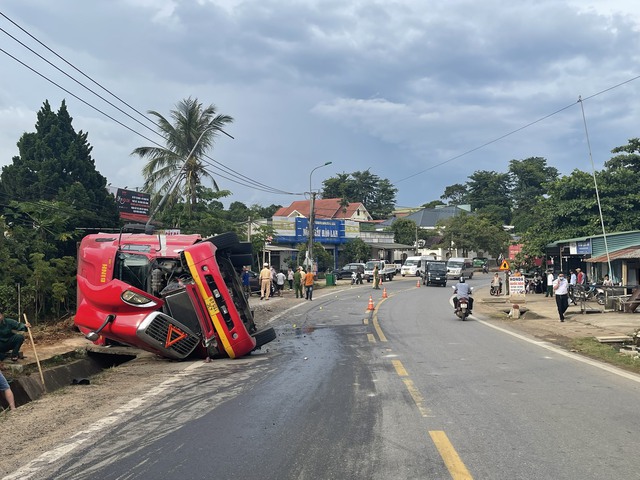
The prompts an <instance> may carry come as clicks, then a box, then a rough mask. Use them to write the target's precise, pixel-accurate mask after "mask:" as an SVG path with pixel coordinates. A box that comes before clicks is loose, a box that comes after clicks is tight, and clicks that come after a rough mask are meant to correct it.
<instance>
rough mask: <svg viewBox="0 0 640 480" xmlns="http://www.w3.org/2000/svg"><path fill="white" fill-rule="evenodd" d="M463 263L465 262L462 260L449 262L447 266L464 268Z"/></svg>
mask: <svg viewBox="0 0 640 480" xmlns="http://www.w3.org/2000/svg"><path fill="white" fill-rule="evenodd" d="M463 265H464V263H462V262H449V263H448V264H447V266H448V267H449V268H462V266H463Z"/></svg>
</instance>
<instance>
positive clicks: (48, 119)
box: [0, 101, 119, 254]
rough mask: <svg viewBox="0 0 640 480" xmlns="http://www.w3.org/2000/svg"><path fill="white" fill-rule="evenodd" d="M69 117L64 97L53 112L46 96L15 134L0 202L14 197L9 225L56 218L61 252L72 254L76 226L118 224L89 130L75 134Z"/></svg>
mask: <svg viewBox="0 0 640 480" xmlns="http://www.w3.org/2000/svg"><path fill="white" fill-rule="evenodd" d="M72 121H73V119H72V118H71V116H70V115H69V112H68V111H67V107H66V104H65V102H64V101H63V102H62V104H61V106H60V109H59V110H58V112H57V113H56V112H53V111H52V110H51V107H50V105H49V102H48V101H45V102H44V104H43V106H42V108H41V109H40V111H39V112H38V114H37V122H36V125H35V129H36V131H35V132H27V133H24V134H23V135H22V136H21V137H20V140H18V151H19V155H18V156H15V157H13V159H12V163H11V164H10V165H6V166H4V167H2V173H1V174H0V192H2V194H3V198H4V199H5V202H3V203H4V204H5V205H7V204H9V203H10V202H11V201H13V202H14V203H11V204H10V207H9V209H8V211H7V210H5V212H4V214H5V216H9V217H11V218H10V220H9V221H11V222H13V224H14V225H17V224H18V223H23V224H26V222H31V221H34V222H35V226H36V227H43V225H44V223H45V222H49V221H50V222H53V223H56V226H57V229H52V230H51V233H52V235H53V236H54V237H57V240H58V242H57V244H56V248H57V249H58V250H59V251H60V253H61V254H64V253H67V254H75V242H74V241H70V240H73V238H72V233H73V232H74V231H75V230H76V229H77V228H79V227H83V228H105V227H107V228H113V227H116V226H117V225H118V223H119V220H118V211H117V208H116V204H115V201H114V198H113V196H112V195H110V194H109V193H108V192H107V189H106V185H107V181H106V178H105V177H103V176H102V175H101V174H100V173H99V172H98V171H97V170H96V168H95V162H94V160H93V158H92V157H91V150H92V147H91V146H90V145H89V143H88V142H87V136H88V134H87V133H83V132H82V131H80V132H78V133H76V131H75V130H74V128H73V126H72ZM27 204H31V207H29V206H28V205H27ZM16 205H21V207H20V208H16ZM28 211H30V213H28ZM35 217H38V218H35ZM47 217H56V218H55V219H54V218H47ZM62 217H65V220H64V222H61V219H62Z"/></svg>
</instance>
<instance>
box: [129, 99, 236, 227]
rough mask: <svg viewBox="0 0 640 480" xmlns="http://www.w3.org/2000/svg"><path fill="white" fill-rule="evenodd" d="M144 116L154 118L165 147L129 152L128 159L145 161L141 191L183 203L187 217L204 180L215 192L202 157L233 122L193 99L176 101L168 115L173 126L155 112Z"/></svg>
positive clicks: (231, 119)
mask: <svg viewBox="0 0 640 480" xmlns="http://www.w3.org/2000/svg"><path fill="white" fill-rule="evenodd" d="M148 113H149V114H150V115H153V116H154V117H155V118H156V123H157V125H158V128H159V133H160V135H162V137H163V138H164V143H165V146H164V147H138V148H136V149H134V150H133V152H132V155H138V156H139V157H141V158H143V159H147V160H148V162H147V164H146V165H145V166H144V168H143V170H142V173H143V175H144V178H145V182H144V187H143V190H144V191H145V192H150V193H157V194H161V195H162V194H168V195H169V197H168V198H169V200H170V201H169V203H173V202H177V200H178V199H181V198H183V199H185V205H186V206H187V211H188V212H189V214H190V212H191V211H192V209H193V207H194V206H195V205H196V203H197V201H198V188H199V187H200V186H201V185H203V184H204V181H205V180H207V179H208V180H210V181H211V182H212V184H213V187H214V189H215V190H216V191H218V190H219V187H218V184H217V183H216V181H215V178H214V177H213V175H211V174H210V173H209V172H208V170H207V168H206V162H205V160H204V157H205V155H206V152H207V151H208V150H209V149H211V148H212V147H213V144H214V140H215V138H216V137H217V136H218V135H219V133H220V132H222V128H223V127H224V126H225V125H226V124H228V123H231V122H233V118H232V117H230V116H228V115H221V114H217V112H216V107H215V106H214V105H209V106H208V107H205V108H203V106H202V104H201V103H200V102H198V100H197V99H192V98H187V99H185V100H182V101H180V102H179V103H178V104H177V106H176V110H172V111H171V119H172V120H173V123H171V122H170V121H169V120H167V119H166V118H165V117H164V116H163V115H161V114H160V113H158V112H156V111H153V110H150V111H149V112H148ZM192 151H193V153H191V152H192ZM190 153H191V156H189V158H187V156H188V155H189V154H190ZM174 182H177V183H175V185H176V188H175V190H174V191H172V192H170V191H169V190H171V187H172V185H174Z"/></svg>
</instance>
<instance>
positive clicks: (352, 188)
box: [321, 170, 398, 220]
mask: <svg viewBox="0 0 640 480" xmlns="http://www.w3.org/2000/svg"><path fill="white" fill-rule="evenodd" d="M322 184H323V189H322V192H321V197H322V198H342V199H343V200H346V202H349V203H354V202H360V203H362V204H363V205H364V206H365V208H366V209H367V211H368V212H369V214H370V215H371V216H372V217H373V218H374V219H377V220H380V219H384V218H387V217H389V216H390V215H391V213H392V212H393V209H394V207H395V201H396V193H397V192H398V189H397V188H395V187H394V186H393V185H392V184H391V182H390V181H389V180H387V179H381V178H380V177H378V176H377V175H374V174H372V173H371V172H370V171H369V170H364V171H362V172H359V171H358V172H352V173H350V174H347V173H342V174H338V176H337V177H332V178H329V179H327V180H325V181H324V182H323V183H322ZM346 202H343V203H342V205H343V206H344V205H346Z"/></svg>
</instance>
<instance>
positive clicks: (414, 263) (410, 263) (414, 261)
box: [404, 259, 418, 267]
mask: <svg viewBox="0 0 640 480" xmlns="http://www.w3.org/2000/svg"><path fill="white" fill-rule="evenodd" d="M417 263H418V261H417V260H413V259H407V261H405V262H404V265H405V266H406V267H410V266H411V265H416V264H417Z"/></svg>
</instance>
